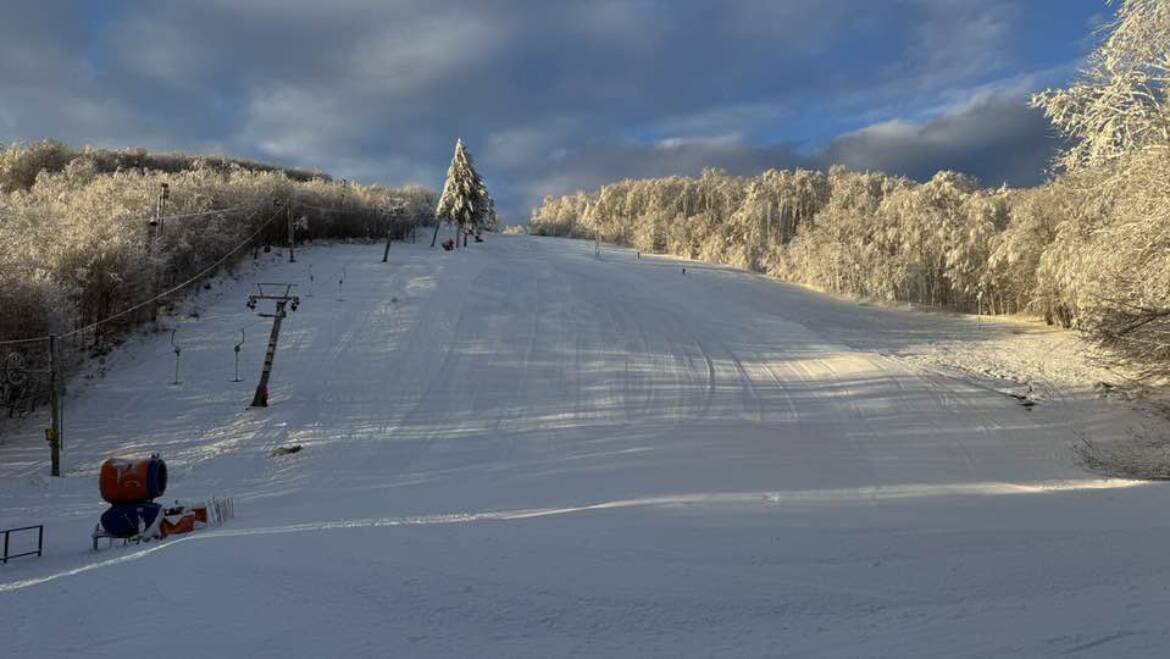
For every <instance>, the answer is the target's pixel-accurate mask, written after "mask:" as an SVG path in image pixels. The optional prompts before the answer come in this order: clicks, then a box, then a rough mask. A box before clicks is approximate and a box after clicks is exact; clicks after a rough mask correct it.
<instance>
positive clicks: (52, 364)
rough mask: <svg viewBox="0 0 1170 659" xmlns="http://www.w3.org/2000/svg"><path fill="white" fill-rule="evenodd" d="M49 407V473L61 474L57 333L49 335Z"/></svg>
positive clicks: (59, 381)
mask: <svg viewBox="0 0 1170 659" xmlns="http://www.w3.org/2000/svg"><path fill="white" fill-rule="evenodd" d="M49 407H50V409H51V411H52V423H53V425H52V427H51V428H50V429H49V433H48V434H49V436H48V437H47V438H46V439H48V440H49V460H50V467H49V474H50V475H52V476H60V475H61V358H60V355H59V354H58V345H57V335H56V334H50V335H49Z"/></svg>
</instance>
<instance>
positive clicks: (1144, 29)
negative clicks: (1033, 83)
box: [1032, 0, 1170, 171]
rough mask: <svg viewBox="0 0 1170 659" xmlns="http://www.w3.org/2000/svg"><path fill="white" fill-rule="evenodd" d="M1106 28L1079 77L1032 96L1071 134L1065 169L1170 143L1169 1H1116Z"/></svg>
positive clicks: (1063, 129)
mask: <svg viewBox="0 0 1170 659" xmlns="http://www.w3.org/2000/svg"><path fill="white" fill-rule="evenodd" d="M1107 29H1108V35H1107V36H1106V38H1105V40H1104V41H1103V42H1102V43H1101V45H1100V46H1099V47H1098V48H1097V50H1096V51H1095V52H1093V54H1092V55H1090V56H1089V59H1088V64H1087V66H1086V68H1085V70H1084V72H1083V73H1082V75H1081V78H1080V80H1078V81H1076V82H1075V83H1074V84H1072V85H1071V86H1069V87H1068V88H1067V89H1060V90H1048V91H1046V92H1043V93H1041V94H1037V95H1036V96H1035V97H1033V99H1032V102H1033V104H1034V105H1036V106H1038V107H1040V108H1043V110H1044V113H1045V114H1046V115H1047V116H1048V118H1049V119H1051V120H1052V123H1053V124H1055V125H1056V127H1057V128H1059V129H1060V130H1061V131H1062V132H1064V134H1065V135H1067V136H1069V137H1071V138H1073V141H1072V144H1071V145H1070V146H1069V147H1068V148H1067V149H1066V150H1065V151H1064V153H1063V154H1062V156H1061V159H1060V164H1061V165H1062V166H1063V167H1064V168H1065V169H1067V170H1069V171H1072V170H1075V169H1078V168H1081V167H1093V166H1097V165H1104V164H1108V163H1112V162H1114V161H1116V160H1117V159H1118V158H1120V157H1122V156H1124V155H1126V154H1128V153H1132V152H1134V151H1136V150H1139V149H1142V148H1146V147H1149V146H1159V147H1162V148H1164V147H1166V145H1167V144H1170V107H1168V106H1167V102H1166V101H1167V99H1166V93H1167V87H1168V84H1170V0H1122V2H1121V6H1120V7H1119V8H1118V10H1117V17H1116V20H1115V21H1114V22H1113V23H1112V24H1111V25H1109V26H1107Z"/></svg>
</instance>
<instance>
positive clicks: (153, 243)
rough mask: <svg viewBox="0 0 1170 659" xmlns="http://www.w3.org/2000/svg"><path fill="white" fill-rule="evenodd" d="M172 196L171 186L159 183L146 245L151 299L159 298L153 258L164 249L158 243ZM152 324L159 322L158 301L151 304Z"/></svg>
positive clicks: (156, 273)
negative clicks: (155, 253)
mask: <svg viewBox="0 0 1170 659" xmlns="http://www.w3.org/2000/svg"><path fill="white" fill-rule="evenodd" d="M170 196H171V186H170V185H168V184H166V183H159V187H158V198H157V199H156V200H155V203H154V219H152V220H151V221H150V228H149V229H148V231H147V233H148V237H147V244H146V255H147V260H148V261H149V262H150V279H151V286H150V294H151V297H156V296H158V278H159V277H158V266H157V265H156V264H155V262H154V258H153V257H154V252H155V249H158V250H160V252H161V249H162V246H161V245H159V244H157V243H159V239H160V238H161V237H162V232H163V208H164V207H165V206H166V203H167V198H168V197H170ZM150 322H152V323H155V322H158V300H155V301H154V302H151V304H150Z"/></svg>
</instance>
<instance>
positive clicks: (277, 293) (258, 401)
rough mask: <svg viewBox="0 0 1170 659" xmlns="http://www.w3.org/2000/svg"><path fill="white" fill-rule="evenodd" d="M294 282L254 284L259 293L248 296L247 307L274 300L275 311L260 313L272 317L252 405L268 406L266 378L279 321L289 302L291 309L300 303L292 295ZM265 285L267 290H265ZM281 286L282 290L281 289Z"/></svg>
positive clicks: (274, 350) (273, 357)
mask: <svg viewBox="0 0 1170 659" xmlns="http://www.w3.org/2000/svg"><path fill="white" fill-rule="evenodd" d="M294 286H295V284H256V288H257V289H258V290H259V293H256V294H253V295H249V296H248V304H247V306H248V308H249V309H255V308H256V303H257V302H259V301H260V300H273V301H275V302H276V313H262V314H260V317H261V318H271V319H272V334H271V335H269V337H268V350H267V352H265V353H264V368H263V370H262V371H260V383H259V384H257V385H256V395H255V396H253V397H252V405H251V406H252V407H268V379H269V377H270V376H271V375H272V362H273V360H275V359H276V342H277V340H278V339H279V338H280V322H281V321H282V320H284V317H285V316H286V315H288V314H287V313H286V312H285V310H284V308H285V305H287V304H289V303H290V302H291V303H292V304H291V309H292V310H293V311H296V310H297V307H298V306H300V304H301V299H300V298H299V297H297V296H295V295H292V294H291V293H292V289H293V287H294ZM265 287H267V290H265ZM281 287H283V289H284V290H283V291H281V290H280V289H281Z"/></svg>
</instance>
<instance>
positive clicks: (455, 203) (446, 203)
mask: <svg viewBox="0 0 1170 659" xmlns="http://www.w3.org/2000/svg"><path fill="white" fill-rule="evenodd" d="M435 216H436V220H437V221H436V222H435V235H434V236H433V237H432V238H431V247H434V246H435V241H436V240H437V239H438V237H439V226H440V225H441V224H442V223H443V222H450V223H452V224H453V225H455V229H456V233H455V242H456V245H458V242H459V237H460V236H464V240H466V236H467V234H469V233H476V234H477V235H478V233H479V231H480V228H481V227H482V226H487V225H489V224H490V223H491V222H492V221H493V220H494V216H495V203H494V202H493V201H492V197H491V195H490V194H488V191H487V186H486V185H485V184H484V182H483V179H482V178H480V176H479V172H477V171H475V165H474V164H473V163H472V161H471V154H470V153H468V151H467V149H466V148H465V147H464V146H463V140H461V139H460V140H457V141H456V142H455V155H453V156H452V157H451V166H450V167H448V168H447V182H446V183H444V184H443V195H442V196H441V197H440V198H439V206H438V208H437V209H436V210H435Z"/></svg>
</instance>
